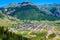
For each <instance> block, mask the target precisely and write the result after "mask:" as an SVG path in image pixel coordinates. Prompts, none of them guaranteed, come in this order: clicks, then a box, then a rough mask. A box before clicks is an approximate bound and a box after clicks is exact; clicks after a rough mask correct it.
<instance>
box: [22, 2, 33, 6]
mask: <svg viewBox="0 0 60 40" xmlns="http://www.w3.org/2000/svg"><path fill="white" fill-rule="evenodd" d="M21 5H22V6H25V5H33V3H32V2H22V3H21Z"/></svg>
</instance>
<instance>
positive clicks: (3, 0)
mask: <svg viewBox="0 0 60 40" xmlns="http://www.w3.org/2000/svg"><path fill="white" fill-rule="evenodd" d="M24 1H25V0H0V7H2V6H5V5H8V4H10V3H12V2H17V3H19V2H20V3H21V2H24ZM28 1H30V2H32V3H34V4H38V5H40V4H52V3H57V4H60V0H28Z"/></svg>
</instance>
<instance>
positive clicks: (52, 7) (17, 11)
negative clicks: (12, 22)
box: [0, 2, 60, 21]
mask: <svg viewBox="0 0 60 40" xmlns="http://www.w3.org/2000/svg"><path fill="white" fill-rule="evenodd" d="M0 10H1V11H2V12H3V13H5V14H8V15H10V16H12V17H16V18H18V19H20V20H49V21H53V20H60V4H45V5H35V4H33V3H31V2H22V3H11V4H9V5H7V6H5V7H2V8H0Z"/></svg>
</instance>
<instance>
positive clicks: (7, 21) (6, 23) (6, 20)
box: [0, 13, 19, 27]
mask: <svg viewBox="0 0 60 40" xmlns="http://www.w3.org/2000/svg"><path fill="white" fill-rule="evenodd" d="M18 23H19V20H18V19H16V18H13V17H10V16H7V15H5V14H3V13H0V27H11V26H14V25H15V24H18Z"/></svg>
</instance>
